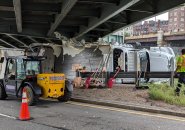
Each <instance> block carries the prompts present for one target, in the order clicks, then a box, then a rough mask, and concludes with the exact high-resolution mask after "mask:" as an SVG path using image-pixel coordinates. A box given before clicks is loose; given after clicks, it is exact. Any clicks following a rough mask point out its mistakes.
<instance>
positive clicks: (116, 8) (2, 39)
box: [0, 0, 185, 48]
mask: <svg viewBox="0 0 185 130" xmlns="http://www.w3.org/2000/svg"><path fill="white" fill-rule="evenodd" d="M183 3H185V0H170V2H169V1H168V0H1V1H0V45H2V46H7V47H18V48H22V47H26V46H28V45H29V44H31V43H33V42H41V43H44V42H55V43H58V44H61V42H60V41H59V40H57V39H55V37H54V32H55V31H58V32H60V33H61V34H62V35H64V36H66V37H68V38H76V39H79V40H80V39H82V38H84V39H85V40H86V41H90V42H93V41H96V40H97V39H98V38H99V37H103V36H105V35H107V34H110V33H112V32H114V31H115V30H118V29H120V28H122V27H124V26H127V25H130V24H132V23H134V22H137V21H140V20H142V19H145V18H147V17H150V16H153V15H155V14H158V13H161V12H164V11H166V10H169V9H171V8H174V7H175V6H178V5H181V4H183Z"/></svg>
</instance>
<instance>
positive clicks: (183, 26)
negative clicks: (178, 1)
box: [168, 7, 185, 32]
mask: <svg viewBox="0 0 185 130" xmlns="http://www.w3.org/2000/svg"><path fill="white" fill-rule="evenodd" d="M168 17H169V26H168V30H169V31H170V32H179V31H185V7H180V8H177V9H174V10H171V11H169V14H168Z"/></svg>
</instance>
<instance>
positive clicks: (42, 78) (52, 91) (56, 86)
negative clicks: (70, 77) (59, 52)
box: [37, 73, 65, 99]
mask: <svg viewBox="0 0 185 130" xmlns="http://www.w3.org/2000/svg"><path fill="white" fill-rule="evenodd" d="M37 84H38V85H39V86H40V87H41V90H42V97H43V98H57V99H59V98H60V97H63V96H64V89H65V75H64V74H60V73H54V74H38V75H37Z"/></svg>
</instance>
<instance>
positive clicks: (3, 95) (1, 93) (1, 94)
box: [0, 84, 7, 100]
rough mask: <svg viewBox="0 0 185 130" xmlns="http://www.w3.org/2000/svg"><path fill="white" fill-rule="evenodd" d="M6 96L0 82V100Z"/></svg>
mask: <svg viewBox="0 0 185 130" xmlns="http://www.w3.org/2000/svg"><path fill="white" fill-rule="evenodd" d="M6 97H7V95H6V92H5V90H4V87H3V86H2V85H1V84H0V100H4V99H6Z"/></svg>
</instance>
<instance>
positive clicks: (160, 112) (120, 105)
mask: <svg viewBox="0 0 185 130" xmlns="http://www.w3.org/2000/svg"><path fill="white" fill-rule="evenodd" d="M71 101H74V102H81V103H88V104H95V105H101V106H107V107H114V108H121V109H128V110H135V111H142V112H149V113H156V114H164V115H171V116H178V117H185V113H179V112H175V111H168V110H161V109H152V108H147V107H142V106H133V105H126V104H118V103H115V102H107V101H95V100H87V99H83V98H76V97H73V98H71Z"/></svg>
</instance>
